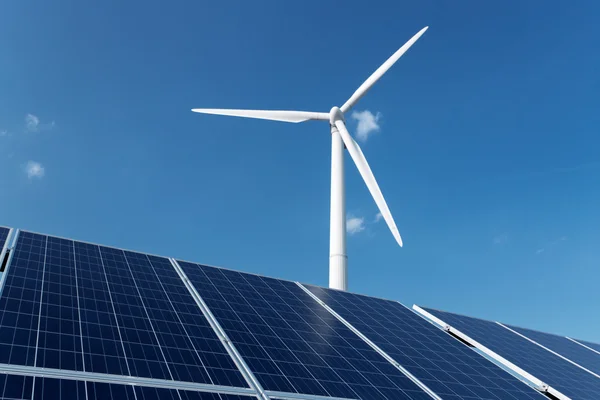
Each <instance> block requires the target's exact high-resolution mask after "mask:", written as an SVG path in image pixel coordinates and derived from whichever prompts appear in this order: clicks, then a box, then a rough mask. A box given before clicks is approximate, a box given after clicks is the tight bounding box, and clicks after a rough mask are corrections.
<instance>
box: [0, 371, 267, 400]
mask: <svg viewBox="0 0 600 400" xmlns="http://www.w3.org/2000/svg"><path fill="white" fill-rule="evenodd" d="M17 399H19V400H43V399H46V400H48V399H61V400H252V399H256V397H255V396H239V395H231V394H223V393H209V392H197V391H191V390H176V389H164V388H155V387H149V386H138V385H136V386H132V385H125V384H118V383H104V382H92V381H83V380H71V379H55V378H41V377H32V376H21V375H5V374H0V400H17Z"/></svg>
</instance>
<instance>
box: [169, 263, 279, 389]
mask: <svg viewBox="0 0 600 400" xmlns="http://www.w3.org/2000/svg"><path fill="white" fill-rule="evenodd" d="M169 261H170V262H171V265H172V266H173V268H174V269H175V271H176V272H177V274H178V275H179V277H180V278H181V280H182V281H183V284H184V285H185V287H186V288H187V289H188V292H189V293H190V295H191V296H192V298H193V299H194V301H195V302H196V304H197V305H198V307H199V308H200V311H202V314H203V315H204V317H205V318H206V319H207V320H208V323H209V324H210V326H211V328H212V329H213V331H214V332H215V334H216V335H217V337H218V338H219V340H220V341H221V343H222V344H223V347H225V350H227V353H228V354H229V356H230V357H231V359H232V360H233V362H234V363H235V365H236V366H237V367H238V370H239V371H240V373H241V374H242V376H243V377H244V379H245V380H246V382H247V383H248V385H249V386H250V388H251V390H253V391H254V392H255V394H256V395H257V396H258V398H260V399H263V400H270V397H269V396H268V395H267V394H266V393H265V390H264V389H263V387H262V385H261V384H260V382H258V379H256V377H255V376H254V373H253V372H252V371H251V370H250V368H249V367H248V364H246V361H244V359H243V358H242V356H241V354H240V353H239V352H238V351H237V349H236V348H235V346H234V344H233V342H231V340H230V339H229V336H227V333H225V331H224V330H223V328H222V327H221V324H219V321H217V319H216V318H215V316H214V314H213V313H212V311H211V310H210V308H209V307H208V305H207V304H206V303H205V302H204V299H203V298H202V296H200V293H198V291H197V290H196V288H195V287H194V285H193V284H192V282H191V281H190V280H189V278H188V277H187V275H186V274H185V272H184V271H183V269H182V268H181V266H180V265H179V263H178V262H177V260H175V259H174V258H171V257H169Z"/></svg>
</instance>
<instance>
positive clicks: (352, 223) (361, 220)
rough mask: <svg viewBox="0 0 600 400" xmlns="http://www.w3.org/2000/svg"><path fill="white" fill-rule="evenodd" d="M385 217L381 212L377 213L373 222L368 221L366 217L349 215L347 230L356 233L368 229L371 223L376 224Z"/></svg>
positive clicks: (351, 233) (352, 233)
mask: <svg viewBox="0 0 600 400" xmlns="http://www.w3.org/2000/svg"><path fill="white" fill-rule="evenodd" d="M382 219H383V216H382V215H381V213H377V214H376V215H375V217H374V218H373V219H371V220H370V221H371V222H368V221H367V220H366V218H365V217H357V216H354V215H348V216H347V217H346V232H348V233H349V234H350V235H355V234H357V233H360V232H362V231H364V230H365V229H367V226H368V225H369V224H376V223H378V222H379V221H381V220H382Z"/></svg>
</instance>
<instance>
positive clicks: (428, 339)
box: [305, 285, 544, 400]
mask: <svg viewBox="0 0 600 400" xmlns="http://www.w3.org/2000/svg"><path fill="white" fill-rule="evenodd" d="M305 287H306V288H307V289H308V290H310V291H311V292H312V293H314V294H315V295H316V296H317V297H319V299H321V300H322V301H324V302H325V303H326V304H327V305H328V306H329V307H331V308H332V309H333V310H334V311H335V312H337V313H338V314H339V315H340V316H341V317H342V318H344V319H345V320H346V321H348V322H349V323H350V324H351V325H352V326H354V327H355V328H356V329H358V330H359V331H360V332H361V333H362V334H364V335H365V336H366V337H367V338H368V339H370V340H371V341H372V342H373V343H375V345H377V346H378V347H379V348H381V349H382V350H383V351H384V352H386V353H387V354H388V355H389V356H390V357H392V358H393V359H394V360H396V361H397V362H398V363H400V364H401V365H402V366H403V367H405V368H406V369H407V370H408V371H409V372H411V373H412V374H413V375H415V376H416V377H417V378H418V379H419V380H420V381H421V382H423V383H424V384H425V385H427V387H429V388H430V389H431V390H433V391H434V392H435V393H436V394H438V395H439V396H441V397H442V398H444V399H447V398H450V399H498V398H501V399H540V400H541V399H542V398H544V396H542V395H541V394H540V393H538V392H536V391H535V390H534V389H532V388H530V387H529V386H527V385H525V384H523V383H522V382H520V381H519V380H518V379H516V378H514V377H513V376H512V375H510V374H509V373H507V372H505V371H503V370H502V369H500V368H499V367H497V366H496V365H494V364H493V363H491V362H489V361H488V360H486V359H485V358H483V357H481V355H479V354H477V353H476V352H474V351H473V350H471V349H469V348H468V347H466V346H465V345H464V344H462V343H460V342H459V341H457V340H456V339H454V338H453V337H451V336H450V335H448V334H446V333H444V332H443V331H442V330H440V329H438V328H436V327H435V326H433V325H432V324H430V323H429V322H427V321H426V320H424V319H423V318H421V317H420V316H418V315H416V314H415V313H414V312H412V311H411V310H409V309H407V308H406V307H404V306H403V305H402V304H400V303H398V302H395V301H390V300H382V299H377V298H373V297H367V296H362V295H357V294H353V293H348V292H341V291H336V290H330V289H324V288H320V287H316V286H310V285H305Z"/></svg>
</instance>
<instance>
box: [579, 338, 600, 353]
mask: <svg viewBox="0 0 600 400" xmlns="http://www.w3.org/2000/svg"><path fill="white" fill-rule="evenodd" d="M575 340H577V341H578V342H579V343H581V344H583V345H586V346H587V347H589V348H590V349H593V350H596V351H598V352H600V344H598V343H593V342H588V341H585V340H579V339H575Z"/></svg>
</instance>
